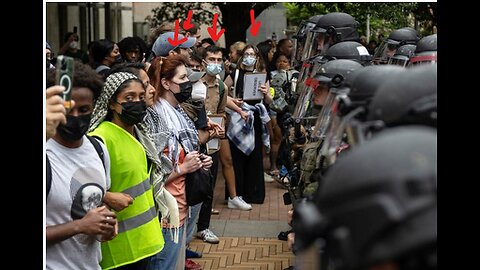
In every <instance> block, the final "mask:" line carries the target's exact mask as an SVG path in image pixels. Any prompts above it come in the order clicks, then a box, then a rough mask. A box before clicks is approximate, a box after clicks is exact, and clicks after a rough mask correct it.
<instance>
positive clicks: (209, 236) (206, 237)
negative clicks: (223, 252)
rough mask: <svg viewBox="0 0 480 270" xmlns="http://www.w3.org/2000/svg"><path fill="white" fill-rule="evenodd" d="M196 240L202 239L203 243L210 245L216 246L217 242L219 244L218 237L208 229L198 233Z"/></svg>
mask: <svg viewBox="0 0 480 270" xmlns="http://www.w3.org/2000/svg"><path fill="white" fill-rule="evenodd" d="M197 238H200V239H203V241H204V242H207V243H210V244H218V242H220V240H219V239H218V237H217V236H216V235H215V234H214V233H213V232H212V231H210V230H209V229H205V230H203V231H199V232H198V233H197Z"/></svg>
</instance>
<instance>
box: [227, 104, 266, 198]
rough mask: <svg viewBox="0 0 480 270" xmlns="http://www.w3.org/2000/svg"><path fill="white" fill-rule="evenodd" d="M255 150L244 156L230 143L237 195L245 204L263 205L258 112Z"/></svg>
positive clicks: (260, 128)
mask: <svg viewBox="0 0 480 270" xmlns="http://www.w3.org/2000/svg"><path fill="white" fill-rule="evenodd" d="M253 126H254V129H255V148H254V150H253V151H252V153H250V155H248V156H247V155H245V154H244V153H243V152H242V151H241V150H240V149H238V148H237V147H236V146H235V144H234V143H232V141H230V140H228V141H229V143H230V150H231V152H232V160H233V168H234V170H235V187H236V188H237V195H238V196H242V198H243V200H244V201H245V202H247V203H260V204H261V203H263V201H264V200H265V178H264V175H263V155H262V146H263V142H262V120H261V119H260V115H259V114H258V112H255V113H254V122H253Z"/></svg>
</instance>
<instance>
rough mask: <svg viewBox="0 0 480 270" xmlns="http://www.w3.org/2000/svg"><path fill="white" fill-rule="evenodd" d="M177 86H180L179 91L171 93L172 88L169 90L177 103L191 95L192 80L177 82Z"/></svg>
mask: <svg viewBox="0 0 480 270" xmlns="http://www.w3.org/2000/svg"><path fill="white" fill-rule="evenodd" d="M175 84H178V83H175ZM178 86H180V92H179V93H173V92H172V90H170V92H172V93H173V96H174V97H175V99H176V100H177V101H178V103H182V102H184V101H186V100H187V99H189V98H190V97H191V96H192V82H191V81H186V82H184V83H180V84H178Z"/></svg>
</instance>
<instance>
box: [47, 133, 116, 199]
mask: <svg viewBox="0 0 480 270" xmlns="http://www.w3.org/2000/svg"><path fill="white" fill-rule="evenodd" d="M87 138H88V140H90V142H91V143H92V144H93V147H94V148H95V151H97V154H98V156H99V157H100V160H101V161H102V164H103V168H104V169H105V171H106V169H107V168H105V160H104V159H103V156H104V153H103V149H102V146H100V143H99V142H98V140H97V139H95V138H94V137H90V136H88V135H87ZM45 156H46V158H47V160H46V163H47V196H48V194H49V193H50V188H51V187H52V166H51V165H50V161H49V160H48V155H45Z"/></svg>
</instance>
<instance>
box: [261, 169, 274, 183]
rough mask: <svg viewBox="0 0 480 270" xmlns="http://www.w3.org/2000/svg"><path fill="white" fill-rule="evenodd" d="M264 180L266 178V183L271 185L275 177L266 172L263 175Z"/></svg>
mask: <svg viewBox="0 0 480 270" xmlns="http://www.w3.org/2000/svg"><path fill="white" fill-rule="evenodd" d="M263 178H265V183H271V182H273V181H274V180H273V177H272V176H271V175H270V174H268V173H266V172H264V173H263Z"/></svg>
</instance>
